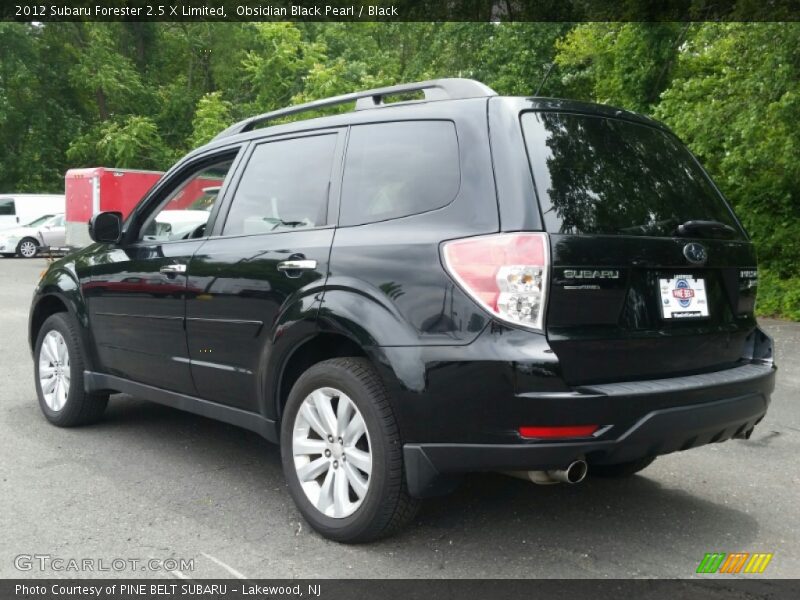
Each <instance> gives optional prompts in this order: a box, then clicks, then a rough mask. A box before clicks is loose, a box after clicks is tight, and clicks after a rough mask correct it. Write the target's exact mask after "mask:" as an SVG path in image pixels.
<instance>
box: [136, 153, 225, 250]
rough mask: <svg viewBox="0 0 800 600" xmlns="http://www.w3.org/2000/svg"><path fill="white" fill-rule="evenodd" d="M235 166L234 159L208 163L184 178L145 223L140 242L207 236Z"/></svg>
mask: <svg viewBox="0 0 800 600" xmlns="http://www.w3.org/2000/svg"><path fill="white" fill-rule="evenodd" d="M232 165H233V159H232V158H230V159H225V160H221V161H220V162H217V163H214V164H211V165H208V164H206V166H204V167H202V168H201V169H198V170H197V171H195V172H194V173H193V174H192V175H190V176H189V177H187V178H186V179H184V180H183V181H182V182H181V183H180V184H179V185H178V186H177V187H175V188H174V189H173V190H172V192H171V193H170V194H169V195H168V196H167V197H166V198H165V199H164V200H163V202H162V203H161V205H160V206H159V207H158V208H157V209H156V210H154V211H153V213H152V215H151V216H150V217H149V218H148V220H147V221H146V222H145V224H144V226H143V227H142V229H141V233H140V237H141V239H143V240H145V241H168V240H186V239H191V238H198V237H202V236H203V235H205V226H206V222H207V221H208V217H209V215H210V213H211V209H212V207H213V206H214V203H215V202H216V200H217V195H218V194H219V191H220V189H221V188H222V185H223V183H224V182H225V178H226V177H227V176H228V172H229V171H230V169H231V166H232Z"/></svg>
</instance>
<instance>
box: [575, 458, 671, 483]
mask: <svg viewBox="0 0 800 600" xmlns="http://www.w3.org/2000/svg"><path fill="white" fill-rule="evenodd" d="M655 459H656V457H655V456H646V457H645V458H640V459H639V460H633V461H631V462H625V463H618V464H616V465H591V466H590V467H589V475H592V476H594V475H596V476H598V477H617V478H619V477H631V476H632V475H635V474H636V473H638V472H639V471H641V470H642V469H646V468H647V467H649V466H650V465H651V464H653V461H654V460H655Z"/></svg>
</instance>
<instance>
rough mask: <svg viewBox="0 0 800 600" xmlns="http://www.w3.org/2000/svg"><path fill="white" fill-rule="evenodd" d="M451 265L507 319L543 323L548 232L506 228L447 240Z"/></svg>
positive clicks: (446, 258) (530, 324)
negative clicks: (496, 231)
mask: <svg viewBox="0 0 800 600" xmlns="http://www.w3.org/2000/svg"><path fill="white" fill-rule="evenodd" d="M442 255H443V259H444V265H445V268H446V269H447V271H448V272H449V273H450V274H451V275H452V276H453V278H454V279H455V280H456V281H457V282H458V284H459V285H460V286H461V287H462V288H463V289H464V291H465V292H467V294H469V295H470V296H471V297H472V298H473V299H474V300H475V301H476V302H478V304H480V305H481V306H482V307H483V308H484V309H486V310H487V311H489V312H490V313H491V314H492V315H494V316H496V317H497V318H499V319H502V320H503V321H507V322H508V323H511V324H513V325H522V326H523V327H528V328H530V329H538V330H541V329H543V323H544V310H545V298H546V295H547V274H548V267H549V245H548V241H547V234H545V233H501V234H496V235H487V236H481V237H472V238H464V239H460V240H452V241H450V242H445V243H444V244H443V245H442Z"/></svg>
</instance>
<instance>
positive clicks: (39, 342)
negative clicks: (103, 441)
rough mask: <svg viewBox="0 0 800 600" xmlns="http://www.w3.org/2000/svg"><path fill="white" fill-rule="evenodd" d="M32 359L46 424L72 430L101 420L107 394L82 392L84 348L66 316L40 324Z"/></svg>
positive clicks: (65, 314) (54, 317)
mask: <svg viewBox="0 0 800 600" xmlns="http://www.w3.org/2000/svg"><path fill="white" fill-rule="evenodd" d="M34 356H35V361H34V370H35V376H36V393H37V395H38V396H39V406H40V407H41V409H42V412H43V413H44V416H45V417H46V418H47V420H48V421H50V422H51V423H52V424H53V425H58V426H59V427H74V426H76V425H84V424H86V423H91V422H92V421H96V420H97V419H99V418H100V416H101V415H102V414H103V411H104V410H105V408H106V404H108V394H96V393H95V394H89V393H87V392H86V391H84V389H83V371H84V367H85V364H86V362H85V358H84V356H85V355H84V349H83V345H82V344H81V339H80V336H79V335H78V331H77V327H76V325H75V323H74V321H73V320H72V318H71V317H70V316H69V314H68V313H56V314H54V315H51V316H49V317H48V318H47V320H46V321H45V322H44V323H43V324H42V328H41V329H40V330H39V335H38V336H37V338H36V346H35V351H34Z"/></svg>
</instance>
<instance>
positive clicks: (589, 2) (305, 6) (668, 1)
mask: <svg viewBox="0 0 800 600" xmlns="http://www.w3.org/2000/svg"><path fill="white" fill-rule="evenodd" d="M0 19H1V20H6V21H8V20H12V21H28V22H30V21H39V22H46V21H119V20H130V21H351V22H358V21H473V22H488V21H498V22H500V21H571V22H579V21H797V20H798V19H800V0H763V1H755V0H661V1H657V0H628V1H626V2H620V1H619V0H445V1H441V2H440V1H435V0H428V1H424V2H423V1H419V0H368V1H360V0H349V1H348V0H327V1H311V2H308V1H302V2H301V1H300V0H296V1H287V0H123V1H119V2H99V1H96V0H95V1H88V2H87V1H80V0H63V1H52V0H39V1H14V0H11V2H9V3H3V6H2V7H0Z"/></svg>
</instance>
